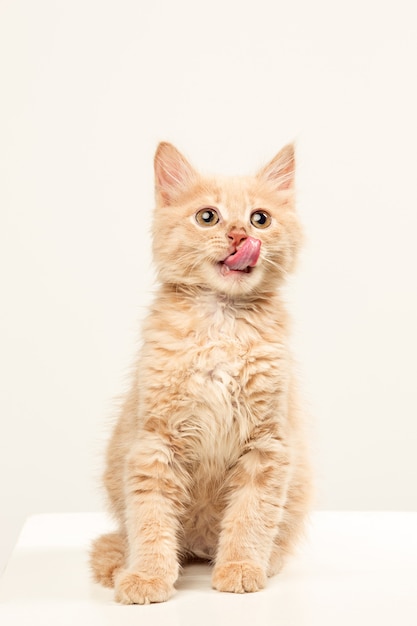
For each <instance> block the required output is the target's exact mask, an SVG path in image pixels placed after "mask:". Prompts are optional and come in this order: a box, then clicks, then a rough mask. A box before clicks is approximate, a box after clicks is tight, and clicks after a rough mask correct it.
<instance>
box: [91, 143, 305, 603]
mask: <svg viewBox="0 0 417 626" xmlns="http://www.w3.org/2000/svg"><path fill="white" fill-rule="evenodd" d="M155 179H156V209H155V218H154V229H153V236H154V257H155V263H156V266H157V270H158V274H159V280H160V283H161V286H160V288H159V292H158V293H157V296H156V298H155V302H154V304H153V307H152V308H151V311H150V314H149V316H148V318H147V321H146V323H145V327H144V330H143V347H142V349H141V351H140V354H139V357H138V360H137V367H136V371H135V375H134V379H133V383H132V386H131V390H130V393H129V394H128V396H127V397H126V400H125V403H124V407H123V410H122V411H121V415H120V417H119V420H118V422H117V424H116V427H115V429H114V432H113V436H112V438H111V441H110V444H109V448H108V454H107V470H106V473H105V477H104V480H105V485H106V488H107V491H108V495H109V499H110V504H111V509H112V511H113V513H114V514H115V516H116V517H117V520H118V522H119V532H117V533H113V534H110V535H105V536H103V537H100V538H99V539H97V540H96V541H95V543H94V545H93V548H92V552H91V566H92V570H93V573H94V577H95V579H96V580H97V581H99V582H101V583H102V584H103V585H106V586H111V587H113V586H114V587H115V595H116V599H117V600H118V601H119V602H122V603H124V604H132V603H136V604H144V603H148V602H162V601H164V600H167V599H168V598H169V597H170V596H171V595H172V593H173V592H174V585H175V581H176V580H177V578H178V574H179V568H180V563H181V562H182V561H183V560H184V559H186V558H187V557H190V556H193V555H196V556H198V557H203V558H205V559H209V560H211V561H213V563H214V569H213V579H212V580H213V586H214V587H215V588H216V589H218V590H219V591H229V592H236V593H243V592H247V591H257V590H258V589H262V587H264V586H265V584H266V580H267V576H272V575H273V574H275V573H277V572H278V571H279V570H280V568H281V566H282V564H283V562H284V559H285V557H286V556H287V554H288V553H289V552H290V551H291V550H292V548H293V546H294V544H295V543H296V540H297V539H298V537H299V536H300V534H301V532H302V529H303V523H304V521H305V517H306V514H307V512H308V509H309V506H310V493H311V486H310V471H309V467H308V463H307V456H306V446H305V440H304V432H303V424H302V419H301V415H300V413H299V410H298V407H297V398H296V389H295V382H294V376H293V371H292V370H293V368H292V360H291V355H290V351H289V347H288V332H289V331H288V316H287V313H286V311H285V307H284V305H283V302H282V299H281V297H280V293H279V288H280V285H281V284H282V281H283V280H284V278H285V276H286V274H287V273H288V272H289V271H291V270H292V268H293V266H294V261H295V257H296V253H297V249H298V247H299V243H300V240H301V234H300V227H299V223H298V220H297V216H296V213H295V209H294V190H293V186H294V150H293V146H291V145H289V146H286V147H285V148H284V149H283V150H282V151H281V152H280V153H279V154H278V155H277V156H276V157H275V158H274V159H273V160H272V161H271V162H270V163H269V164H268V165H267V166H266V167H265V168H264V169H263V170H262V171H261V172H259V174H258V175H256V176H253V177H242V178H227V179H226V178H225V179H222V178H218V177H216V178H214V177H213V178H208V177H205V176H201V175H200V174H198V173H197V172H196V171H195V170H194V168H193V167H192V166H191V165H190V164H189V163H188V161H187V160H186V159H185V158H184V157H183V156H182V155H181V154H180V153H179V152H178V151H177V150H176V149H175V148H174V147H173V146H172V145H170V144H168V143H162V144H160V145H159V147H158V150H157V152H156V155H155Z"/></svg>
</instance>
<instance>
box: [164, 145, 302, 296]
mask: <svg viewBox="0 0 417 626" xmlns="http://www.w3.org/2000/svg"><path fill="white" fill-rule="evenodd" d="M155 180H156V200H157V204H156V211H155V219H154V256H155V261H156V264H157V268H158V272H159V278H160V280H161V281H162V282H164V283H172V284H177V285H189V286H201V287H204V288H206V289H209V290H212V291H215V292H217V293H222V294H226V295H229V296H239V295H241V296H242V295H249V294H260V293H263V292H267V291H270V290H271V289H274V288H275V287H276V284H277V283H278V282H279V280H280V279H282V277H283V276H284V275H285V274H286V273H287V272H288V271H290V270H291V269H292V266H293V264H294V259H295V254H296V251H297V248H298V245H299V242H300V239H301V233H300V227H299V224H298V221H297V218H296V214H295V211H294V206H293V205H294V201H293V195H294V194H293V180H294V152H293V148H292V146H287V147H286V148H284V149H283V150H282V151H281V152H280V153H279V154H278V155H277V156H276V157H275V159H273V160H272V161H271V163H269V164H268V165H267V166H266V167H265V168H264V169H263V170H262V171H261V172H260V173H259V174H258V175H257V176H253V177H240V178H220V177H216V178H214V177H211V178H207V177H203V176H201V175H199V174H198V173H197V172H196V171H195V170H194V169H193V168H192V166H191V165H190V164H189V163H188V161H186V160H185V158H184V157H183V156H182V155H181V154H180V153H179V152H178V151H177V150H176V149H175V148H174V147H173V146H172V145H170V144H166V143H163V144H160V146H159V147H158V150H157V152H156V155H155Z"/></svg>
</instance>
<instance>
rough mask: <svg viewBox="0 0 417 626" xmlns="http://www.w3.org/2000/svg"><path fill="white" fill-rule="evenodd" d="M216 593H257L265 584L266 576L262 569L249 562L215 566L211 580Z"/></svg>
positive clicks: (232, 562) (234, 562)
mask: <svg viewBox="0 0 417 626" xmlns="http://www.w3.org/2000/svg"><path fill="white" fill-rule="evenodd" d="M212 583H213V587H214V588H215V589H217V590H218V591H229V592H232V593H246V592H251V591H259V590H260V589H263V588H264V587H265V584H266V574H265V572H264V571H263V569H262V568H260V567H259V566H258V565H255V564H254V563H251V562H250V561H231V562H229V563H224V564H219V565H216V567H215V568H214V572H213V579H212Z"/></svg>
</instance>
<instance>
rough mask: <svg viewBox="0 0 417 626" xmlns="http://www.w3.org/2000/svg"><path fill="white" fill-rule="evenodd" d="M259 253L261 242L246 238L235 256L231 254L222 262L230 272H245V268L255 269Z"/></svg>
mask: <svg viewBox="0 0 417 626" xmlns="http://www.w3.org/2000/svg"><path fill="white" fill-rule="evenodd" d="M260 251H261V241H260V240H259V239H255V238H254V237H248V238H247V239H245V241H244V243H243V244H242V245H241V246H240V248H239V250H238V251H237V252H235V254H231V255H230V256H228V257H227V259H225V260H224V261H223V263H224V264H225V265H227V267H228V268H229V269H231V270H245V269H246V268H247V267H255V265H256V263H257V262H258V259H259V253H260Z"/></svg>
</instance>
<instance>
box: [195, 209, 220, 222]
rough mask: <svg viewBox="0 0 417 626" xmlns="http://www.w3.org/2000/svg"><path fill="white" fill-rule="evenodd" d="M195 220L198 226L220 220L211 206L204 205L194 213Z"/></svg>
mask: <svg viewBox="0 0 417 626" xmlns="http://www.w3.org/2000/svg"><path fill="white" fill-rule="evenodd" d="M195 220H196V222H197V224H199V225H200V226H214V225H215V224H217V222H218V221H219V220H220V217H219V214H218V213H217V211H216V210H215V209H212V208H211V207H204V209H200V210H199V211H197V213H196V214H195Z"/></svg>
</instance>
